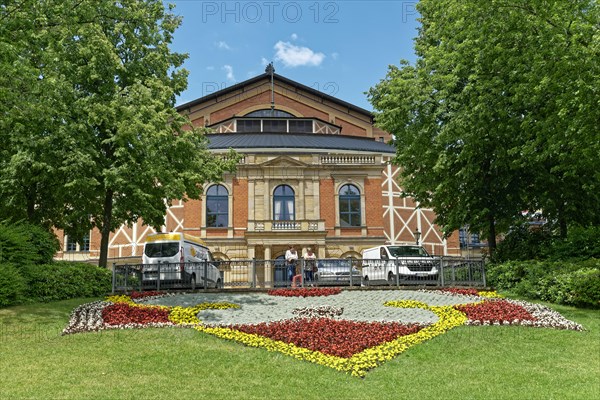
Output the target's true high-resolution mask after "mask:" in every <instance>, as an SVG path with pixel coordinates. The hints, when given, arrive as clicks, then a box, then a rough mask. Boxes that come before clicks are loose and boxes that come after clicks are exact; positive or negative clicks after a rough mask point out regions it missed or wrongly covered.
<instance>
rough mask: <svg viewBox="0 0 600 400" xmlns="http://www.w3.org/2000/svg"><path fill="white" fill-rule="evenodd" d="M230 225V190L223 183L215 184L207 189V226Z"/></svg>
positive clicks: (221, 226) (219, 226)
mask: <svg viewBox="0 0 600 400" xmlns="http://www.w3.org/2000/svg"><path fill="white" fill-rule="evenodd" d="M228 225H229V192H228V191H227V188H226V187H225V186H223V185H213V186H211V187H209V188H208V190H207V191H206V226H207V227H210V228H225V227H227V226H228Z"/></svg>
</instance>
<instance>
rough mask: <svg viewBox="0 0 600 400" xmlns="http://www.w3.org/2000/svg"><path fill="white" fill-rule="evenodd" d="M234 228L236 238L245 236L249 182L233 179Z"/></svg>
mask: <svg viewBox="0 0 600 400" xmlns="http://www.w3.org/2000/svg"><path fill="white" fill-rule="evenodd" d="M232 198H233V228H234V236H244V233H245V231H246V228H247V226H248V180H247V179H238V178H234V179H233V193H232Z"/></svg>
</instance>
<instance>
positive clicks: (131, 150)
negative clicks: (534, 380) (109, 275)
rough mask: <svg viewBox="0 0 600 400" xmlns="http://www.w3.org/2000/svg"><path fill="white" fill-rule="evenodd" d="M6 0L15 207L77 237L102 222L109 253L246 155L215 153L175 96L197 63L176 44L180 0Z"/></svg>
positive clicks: (4, 147) (7, 164) (6, 170)
mask: <svg viewBox="0 0 600 400" xmlns="http://www.w3.org/2000/svg"><path fill="white" fill-rule="evenodd" d="M0 11H1V14H0V18H1V19H2V21H3V24H4V25H3V27H2V28H1V31H0V54H1V55H2V56H3V57H2V61H0V63H1V66H0V68H2V71H6V72H7V74H6V75H5V78H4V81H3V82H2V83H3V88H4V89H3V91H2V94H1V96H2V99H6V100H7V101H6V103H4V104H3V106H2V109H1V112H2V115H3V121H2V125H3V126H2V128H3V132H4V134H5V135H6V141H3V143H2V144H0V152H1V155H2V160H0V163H1V165H0V170H2V171H1V172H0V182H1V183H2V189H1V190H2V196H3V197H6V198H7V203H6V204H5V207H4V208H3V209H2V210H0V211H2V212H3V214H4V215H6V216H10V217H12V218H18V217H22V216H25V217H26V218H28V219H29V220H30V221H34V222H38V223H45V224H46V225H54V226H56V227H59V228H65V229H66V230H67V232H69V233H71V234H72V235H73V236H74V237H75V238H80V237H82V236H83V233H84V232H86V231H89V229H90V228H92V227H97V228H99V229H100V231H101V233H102V242H101V255H100V264H101V265H105V263H106V257H107V251H108V239H109V235H110V233H111V232H112V231H114V230H115V229H116V228H118V227H119V226H120V225H121V224H123V223H134V222H135V221H137V220H138V219H139V218H142V219H143V220H144V222H145V223H147V224H149V225H152V226H161V225H162V224H163V222H164V215H165V212H166V207H167V206H168V205H169V202H170V201H171V200H170V199H180V198H184V197H187V198H198V197H199V196H200V194H201V184H202V183H203V182H206V181H218V180H220V179H221V176H222V174H223V173H224V172H225V171H231V170H233V168H234V166H235V163H236V158H235V156H233V155H232V157H230V158H229V159H223V158H218V157H216V156H214V155H212V154H210V153H209V152H208V150H207V141H206V138H205V137H204V136H203V134H202V132H201V131H200V130H198V129H196V128H194V127H192V126H191V125H190V124H189V120H188V119H187V118H185V117H183V116H181V115H180V114H179V113H177V111H176V110H175V108H174V104H175V99H176V96H177V95H178V94H180V93H181V92H182V91H183V90H184V89H185V88H186V86H187V71H186V70H185V69H183V68H181V66H182V64H183V62H184V60H185V58H186V55H184V54H179V53H176V52H172V51H171V50H170V45H171V42H172V39H173V33H174V31H175V30H176V29H177V27H178V26H179V24H180V22H181V21H180V18H179V17H176V16H175V15H174V14H173V13H172V9H171V7H169V8H168V9H165V6H164V5H163V3H162V1H159V0H123V1H120V2H113V1H109V0H101V1H96V0H94V1H92V0H67V1H58V0H44V1H30V0H24V1H22V2H18V3H9V4H7V5H5V6H4V7H3V8H1V9H0ZM21 93H22V94H23V95H20V94H21ZM24 205H27V207H24Z"/></svg>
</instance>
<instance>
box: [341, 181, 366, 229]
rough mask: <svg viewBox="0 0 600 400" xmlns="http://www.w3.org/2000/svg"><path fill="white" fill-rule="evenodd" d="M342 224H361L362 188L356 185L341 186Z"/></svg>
mask: <svg viewBox="0 0 600 400" xmlns="http://www.w3.org/2000/svg"><path fill="white" fill-rule="evenodd" d="M339 195H340V197H339V200H340V226H360V224H361V222H360V190H358V188H357V187H356V186H354V185H344V186H342V187H341V188H340V192H339Z"/></svg>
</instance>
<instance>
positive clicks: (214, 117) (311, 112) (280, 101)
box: [210, 91, 329, 124]
mask: <svg viewBox="0 0 600 400" xmlns="http://www.w3.org/2000/svg"><path fill="white" fill-rule="evenodd" d="M246 96H248V95H244V94H241V95H240V96H239V99H240V101H239V102H238V103H235V104H232V105H230V106H229V107H225V108H222V109H220V110H218V111H215V112H213V113H212V114H211V115H210V123H211V124H215V123H217V122H219V121H223V120H225V119H228V118H231V117H233V116H234V115H237V116H240V115H238V114H239V113H240V112H241V111H243V110H246V109H248V108H250V107H254V106H258V105H264V106H265V108H269V107H270V105H271V92H269V91H266V92H263V93H260V94H258V95H256V94H255V95H252V96H251V97H246ZM278 105H279V106H285V107H289V108H291V109H293V110H295V111H297V112H299V113H300V114H302V116H304V117H316V118H321V119H323V120H325V121H329V114H327V113H325V112H323V111H320V110H317V109H316V108H313V107H310V106H308V105H306V104H303V103H300V102H299V101H297V100H294V99H293V98H290V97H287V96H284V95H281V94H279V93H275V108H277V106H278Z"/></svg>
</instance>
